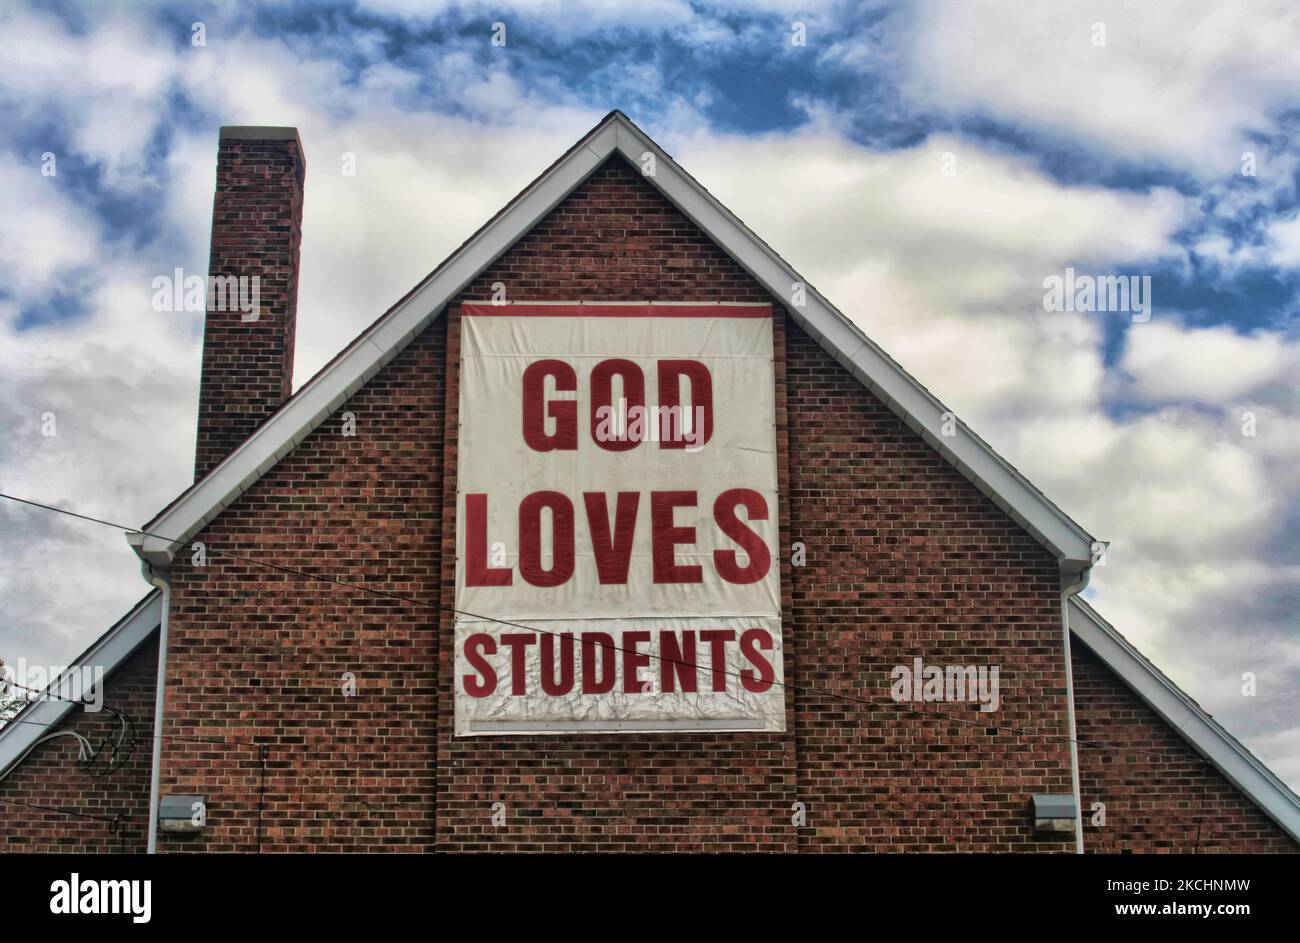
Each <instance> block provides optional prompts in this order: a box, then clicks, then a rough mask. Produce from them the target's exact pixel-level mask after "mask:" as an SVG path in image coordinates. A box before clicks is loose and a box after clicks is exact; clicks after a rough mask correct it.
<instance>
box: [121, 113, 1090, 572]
mask: <svg viewBox="0 0 1300 943" xmlns="http://www.w3.org/2000/svg"><path fill="white" fill-rule="evenodd" d="M615 152H617V153H619V154H621V155H622V156H623V157H624V158H625V159H626V160H627V161H628V162H629V163H631V164H632V165H633V166H634V167H640V166H642V164H641V157H642V155H644V154H645V153H646V152H650V153H652V154H654V155H655V173H654V176H648V177H646V180H648V181H649V182H650V183H651V184H652V185H654V186H655V187H656V188H657V189H658V190H659V191H660V192H661V193H663V194H664V196H665V197H666V198H667V199H668V200H670V201H671V202H672V203H673V204H674V205H676V206H677V207H678V209H680V210H681V211H682V212H683V213H684V214H685V215H686V216H687V217H688V218H689V219H691V220H692V221H693V222H694V223H695V224H696V225H697V226H699V227H700V229H701V230H703V231H704V233H705V234H706V235H708V236H709V237H710V238H711V239H713V241H714V242H716V243H717V244H718V246H719V247H721V248H722V249H723V250H724V251H725V252H727V253H728V254H729V255H731V256H732V257H733V258H734V259H735V260H736V261H737V262H738V263H739V264H740V265H741V266H743V267H744V268H745V269H746V271H748V272H749V273H750V274H751V275H752V276H753V277H754V278H755V279H756V280H757V281H758V282H759V283H760V284H762V285H763V287H764V288H766V289H767V290H768V291H769V292H770V293H771V294H772V295H773V296H774V297H776V298H778V299H780V300H782V301H783V302H784V303H785V304H786V306H787V310H788V311H789V312H790V315H791V316H792V317H793V318H794V320H795V321H796V322H797V323H798V324H799V325H800V326H801V327H802V328H803V329H804V330H805V331H806V332H807V333H808V334H809V335H811V336H812V337H813V338H814V339H815V340H816V341H817V342H818V343H819V344H820V345H821V346H822V347H823V348H824V349H825V350H826V351H827V352H828V353H830V354H831V356H833V357H834V358H835V359H836V360H837V361H838V362H839V363H840V364H842V365H843V366H844V367H845V368H846V369H848V370H849V371H851V372H852V373H853V375H854V376H856V377H857V378H858V380H859V381H860V382H862V383H863V384H864V385H865V386H866V387H867V388H868V389H869V390H870V391H871V392H872V393H873V394H875V395H876V396H877V397H879V398H880V399H881V400H882V401H883V402H884V403H885V404H886V405H887V406H888V407H889V408H890V409H891V410H893V412H894V413H896V414H897V415H898V416H899V417H900V418H902V420H903V421H904V422H905V423H907V425H908V426H910V427H911V428H912V429H913V430H914V431H916V432H917V433H918V434H919V435H920V436H921V437H922V438H923V439H924V440H925V441H926V442H928V443H929V444H930V445H931V447H933V448H934V449H935V450H936V451H938V452H939V453H940V454H941V455H943V456H944V457H945V458H946V459H947V460H948V461H949V462H950V463H951V464H952V465H954V466H955V467H956V468H957V469H958V470H959V471H960V472H961V473H962V474H963V475H964V476H965V477H966V478H968V479H969V480H970V481H972V482H973V483H974V484H975V485H976V487H978V488H979V489H980V490H981V491H982V492H983V493H984V494H986V495H988V496H989V498H990V499H992V500H993V501H994V502H995V503H996V504H997V505H998V506H999V507H1001V508H1002V509H1003V510H1004V511H1006V512H1007V513H1008V514H1009V515H1010V516H1011V518H1012V519H1013V520H1015V521H1016V523H1018V524H1019V525H1020V526H1021V527H1023V528H1024V529H1025V530H1026V531H1028V532H1029V533H1030V534H1032V535H1033V536H1034V537H1035V538H1036V539H1037V540H1038V541H1039V542H1040V543H1041V544H1042V545H1043V546H1044V547H1046V548H1047V549H1048V551H1049V552H1051V553H1052V554H1053V556H1055V557H1056V559H1057V561H1058V562H1059V563H1060V565H1061V567H1062V569H1063V570H1064V571H1066V572H1067V573H1077V572H1080V571H1082V570H1083V569H1086V568H1087V567H1088V566H1089V565H1090V564H1091V554H1092V543H1093V541H1092V537H1091V536H1090V535H1089V534H1088V533H1087V532H1086V531H1084V530H1083V528H1081V527H1080V526H1079V525H1078V524H1076V523H1074V521H1072V520H1071V519H1070V518H1069V517H1067V516H1066V515H1065V514H1064V512H1062V511H1061V510H1060V509H1059V508H1058V507H1057V506H1056V505H1055V504H1053V503H1052V502H1051V501H1050V500H1048V498H1047V497H1046V496H1045V495H1044V494H1043V493H1042V492H1041V491H1039V490H1038V489H1037V488H1035V487H1034V486H1033V485H1032V484H1030V483H1029V481H1028V480H1026V479H1025V477H1024V476H1023V475H1021V474H1020V473H1019V472H1018V471H1016V469H1015V468H1013V467H1012V466H1011V465H1010V464H1009V463H1008V462H1006V461H1005V460H1004V459H1002V458H1001V457H1000V456H999V455H997V453H995V452H994V451H993V450H992V449H991V448H990V447H989V446H988V444H987V443H985V442H984V441H983V440H982V439H980V438H979V437H978V436H977V435H975V434H974V433H973V432H971V431H970V429H968V428H967V427H966V425H965V424H964V423H961V422H960V421H958V422H957V424H956V435H954V436H950V437H949V436H942V435H940V429H941V426H942V421H943V418H942V417H943V415H944V413H945V412H948V410H947V409H946V408H945V407H944V406H943V404H942V403H940V402H939V400H938V399H936V398H935V397H934V396H933V395H932V394H931V393H930V392H929V391H928V390H926V389H925V388H924V387H923V386H921V384H919V383H918V382H917V381H916V380H915V379H913V378H912V377H911V376H910V375H908V373H907V372H906V371H904V370H903V369H902V368H901V367H900V366H899V365H898V364H897V363H895V362H894V361H893V360H892V359H891V358H890V357H889V356H888V355H887V354H885V353H884V351H882V350H881V349H880V348H879V347H877V346H876V345H875V344H874V343H872V341H871V340H870V339H869V338H867V336H866V335H865V334H863V333H862V331H861V330H860V329H858V327H857V326H856V325H854V324H853V323H852V322H851V321H850V320H849V319H848V318H847V317H845V316H844V315H843V314H841V313H840V312H839V311H838V310H837V309H836V308H835V307H834V306H833V305H832V304H831V303H830V302H828V301H827V300H826V299H825V298H823V297H822V296H821V295H820V294H818V293H817V291H816V290H815V289H813V288H812V287H811V286H807V287H806V289H805V297H806V301H805V304H804V305H802V306H798V307H796V306H795V305H793V304H792V303H791V295H792V291H793V287H794V285H795V283H800V284H804V285H807V283H806V281H805V280H804V279H802V278H801V277H800V276H799V274H798V273H797V272H795V271H794V269H793V268H791V267H790V266H789V265H788V264H787V263H786V262H785V261H784V260H783V259H782V258H781V257H780V256H779V255H777V254H776V253H775V252H774V251H772V249H771V248H770V247H769V246H768V245H767V244H766V243H764V242H763V241H762V240H761V239H759V238H758V237H757V236H756V235H754V234H753V233H752V232H750V230H749V229H748V228H747V227H746V226H745V225H744V223H742V222H741V221H740V220H739V219H737V218H736V217H735V216H734V215H733V214H732V213H731V212H730V211H729V210H728V209H727V208H726V207H724V206H722V204H721V203H719V202H718V201H717V200H716V199H714V198H713V196H712V195H710V194H709V192H708V191H707V190H705V189H704V188H703V187H702V186H700V184H699V183H697V182H696V181H695V180H694V179H693V178H692V177H691V176H690V175H689V174H687V173H686V172H685V171H683V170H682V169H681V168H680V167H679V166H678V165H677V163H676V162H675V161H674V160H673V159H672V158H671V157H669V156H668V155H667V154H666V153H664V151H663V150H662V149H660V148H659V146H658V145H656V144H655V143H654V142H653V141H651V140H650V138H649V137H647V136H646V135H645V134H644V133H643V132H642V131H641V130H640V129H639V128H637V127H636V125H634V124H633V123H632V122H631V121H630V120H629V119H628V118H627V116H625V115H624V114H622V113H621V112H617V111H616V112H612V113H610V114H609V115H608V116H606V117H605V119H604V120H602V121H601V123H600V124H599V125H597V126H596V127H595V128H594V129H593V130H592V131H591V132H590V133H588V135H587V136H586V137H585V138H583V139H582V140H581V141H579V142H578V143H577V144H576V145H574V146H573V147H572V148H570V150H569V151H568V153H566V154H565V155H564V156H563V157H562V158H560V160H558V161H557V162H556V163H554V164H553V165H551V167H550V168H548V169H547V170H546V171H545V172H544V173H543V174H542V175H541V176H540V177H538V178H537V179H536V180H535V181H533V183H532V184H530V185H529V186H528V188H527V189H525V190H524V191H523V192H522V193H521V194H519V196H517V197H516V198H515V199H514V200H513V201H511V203H510V204H509V205H508V206H507V207H506V208H505V209H504V210H502V211H501V212H500V213H498V214H497V215H496V216H495V217H494V218H493V219H492V220H491V221H489V222H488V223H487V224H486V225H485V226H484V227H483V228H482V229H480V230H479V231H478V232H477V233H475V234H474V235H473V236H472V237H471V238H470V239H469V240H468V241H467V242H466V243H465V244H464V245H462V246H461V247H460V248H459V249H458V250H456V252H454V253H453V254H452V255H451V256H450V257H449V258H448V259H447V260H446V261H445V262H444V263H443V264H442V265H440V266H439V267H438V268H437V269H435V270H434V271H433V273H432V274H430V275H429V276H428V277H427V278H426V279H425V280H424V281H423V282H422V283H421V284H420V285H419V286H417V287H416V288H415V289H414V290H413V291H412V292H411V293H410V294H408V295H407V296H406V297H405V298H403V299H402V300H401V301H400V302H398V303H397V304H396V305H395V306H394V307H393V308H392V309H390V310H389V311H388V312H387V314H385V315H384V316H383V317H381V318H380V319H379V320H378V321H376V322H375V323H374V324H373V325H371V326H370V327H369V328H367V329H366V330H365V331H364V332H363V333H362V334H361V336H360V337H358V338H357V339H356V340H355V341H353V342H352V344H350V345H349V346H348V347H347V348H346V349H345V350H344V351H343V352H342V353H341V354H340V355H339V356H338V357H336V358H335V359H334V360H333V361H331V362H330V363H329V364H328V365H327V366H326V367H325V368H324V369H322V370H321V371H320V372H319V373H317V374H316V376H314V377H313V378H312V379H311V380H309V381H308V382H307V383H306V384H305V385H304V386H303V387H302V388H301V389H300V390H299V391H298V392H297V393H295V394H294V395H293V397H292V398H290V399H289V401H288V402H287V403H285V404H284V405H283V406H282V407H281V408H280V409H279V410H278V411H277V412H276V413H275V415H273V416H272V417H271V418H270V419H268V420H267V421H266V422H265V423H263V424H262V425H261V426H260V427H259V428H258V429H257V431H256V432H254V433H253V434H252V435H251V436H249V437H248V438H247V439H246V440H244V442H243V443H241V444H240V445H239V447H238V448H236V449H235V450H234V451H233V452H231V453H230V454H229V455H228V456H226V458H225V459H224V460H223V461H222V462H221V463H220V464H218V465H217V466H216V467H215V468H213V469H212V470H211V471H210V472H208V474H207V475H205V476H204V477H203V478H202V479H200V480H199V481H198V482H196V483H195V484H194V485H193V486H192V487H191V488H190V489H189V490H188V491H186V492H185V493H184V494H182V495H181V496H180V497H179V498H177V499H176V501H174V502H173V503H172V504H171V505H170V506H168V507H167V508H166V509H164V510H163V511H162V512H161V513H160V514H159V515H158V516H157V517H155V518H154V519H153V520H152V521H150V522H149V523H148V524H146V525H145V527H144V530H145V531H146V532H147V533H146V534H144V535H133V538H132V540H131V543H132V545H133V547H134V548H135V550H136V552H137V553H138V554H139V555H140V556H141V557H142V558H143V559H144V560H146V561H148V562H150V563H152V564H154V565H158V566H167V565H169V564H170V562H171V558H172V556H173V555H174V554H176V553H177V552H179V551H180V550H181V549H182V548H183V547H184V546H185V545H186V544H187V543H188V542H189V541H190V540H191V539H192V538H193V537H194V535H195V534H197V533H198V532H199V531H200V530H202V529H203V527H204V526H206V525H207V524H208V523H209V522H210V521H211V520H212V519H213V518H215V517H216V516H217V515H218V514H220V513H221V511H222V510H224V509H225V508H226V507H227V506H228V505H229V504H230V503H231V502H232V501H234V500H235V499H236V498H237V497H238V496H239V495H241V494H242V493H243V492H244V491H246V490H247V489H248V488H249V487H250V486H251V485H252V484H253V482H255V481H257V479H258V478H260V477H261V476H262V475H263V474H265V472H266V471H267V470H268V469H270V468H271V467H272V466H274V465H275V464H276V462H278V461H279V460H280V459H281V458H283V457H284V456H285V455H286V454H287V453H288V452H289V451H291V450H292V449H293V448H294V447H295V446H296V445H297V444H298V443H299V442H301V441H302V440H303V439H304V438H306V437H307V436H308V435H309V434H310V433H311V432H312V430H313V429H315V428H316V427H317V426H318V425H319V424H320V423H321V422H323V421H324V420H325V419H326V418H327V417H328V416H329V415H331V414H332V413H333V412H334V411H335V410H336V409H338V407H339V406H341V405H342V404H343V402H344V401H346V400H347V398H348V397H350V396H351V395H352V394H353V393H355V392H356V391H357V390H358V389H359V388H360V387H361V386H362V385H364V384H365V383H366V381H367V380H369V379H370V378H371V377H373V376H374V375H375V374H376V373H377V372H378V371H379V370H380V368H381V367H383V366H384V364H386V363H388V361H390V360H391V359H392V358H393V357H395V356H396V355H397V354H398V353H399V352H400V351H401V350H402V349H403V348H404V347H405V346H406V345H407V344H408V343H410V341H411V340H412V339H413V338H414V337H416V336H417V335H418V334H419V333H420V332H421V331H423V330H424V329H425V328H426V327H428V326H429V324H430V323H432V322H433V320H434V319H435V318H437V317H438V316H439V315H440V314H441V313H442V311H443V309H444V307H445V306H446V304H447V303H448V301H450V300H451V299H452V298H454V297H456V295H457V294H458V293H460V291H461V290H462V289H464V288H465V286H467V285H468V284H469V283H470V282H472V281H473V280H474V279H475V278H476V277H477V276H478V275H479V273H481V272H482V271H483V270H485V269H486V268H487V267H488V266H489V265H491V264H492V262H494V261H495V260H496V259H497V258H498V257H499V256H501V255H502V254H504V253H505V252H506V251H507V250H508V249H509V248H510V247H511V246H512V245H514V243H515V242H516V241H518V240H519V238H520V237H522V236H523V235H525V234H526V233H527V232H528V230H529V229H531V228H532V227H533V226H534V225H535V224H536V223H537V222H538V221H539V220H541V219H542V217H544V216H545V215H546V214H547V213H549V212H550V211H551V210H552V209H553V208H554V207H555V206H556V205H557V204H559V203H560V202H561V201H562V200H563V199H564V198H565V197H567V196H568V195H569V194H570V193H571V192H573V190H574V189H576V188H577V187H578V186H579V185H580V184H581V183H582V182H583V181H584V180H586V179H587V177H588V176H589V175H590V174H591V173H592V171H594V170H595V169H596V168H598V167H599V166H600V165H601V164H602V163H604V161H605V160H606V159H607V158H609V157H610V156H611V155H612V154H614V153H615ZM520 300H525V299H520ZM647 300H654V299H647Z"/></svg>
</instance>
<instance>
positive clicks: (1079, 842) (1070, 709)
mask: <svg viewBox="0 0 1300 943" xmlns="http://www.w3.org/2000/svg"><path fill="white" fill-rule="evenodd" d="M1091 579H1092V567H1087V568H1085V569H1084V571H1083V572H1082V573H1080V574H1079V581H1078V582H1077V583H1074V584H1072V585H1070V586H1067V587H1065V588H1064V589H1063V590H1061V639H1062V641H1064V643H1065V709H1066V715H1067V722H1068V724H1069V737H1070V785H1071V787H1072V788H1073V789H1074V852H1075V854H1078V855H1081V854H1083V795H1082V792H1081V790H1080V789H1079V736H1078V733H1077V732H1076V731H1075V726H1074V665H1073V664H1072V662H1071V659H1070V597H1071V596H1074V595H1075V594H1077V593H1081V592H1083V590H1084V588H1085V587H1086V586H1087V585H1088V581H1089V580H1091Z"/></svg>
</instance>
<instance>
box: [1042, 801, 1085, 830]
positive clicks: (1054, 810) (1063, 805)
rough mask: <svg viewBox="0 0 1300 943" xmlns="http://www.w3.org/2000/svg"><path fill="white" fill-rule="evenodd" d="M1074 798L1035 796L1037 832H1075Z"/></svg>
mask: <svg viewBox="0 0 1300 943" xmlns="http://www.w3.org/2000/svg"><path fill="white" fill-rule="evenodd" d="M1074 821H1075V808H1074V796H1034V831H1035V832H1073V831H1074Z"/></svg>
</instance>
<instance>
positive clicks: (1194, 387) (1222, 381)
mask: <svg viewBox="0 0 1300 943" xmlns="http://www.w3.org/2000/svg"><path fill="white" fill-rule="evenodd" d="M1298 366H1300V351H1298V350H1297V347H1296V345H1295V343H1294V342H1290V343H1289V342H1288V341H1287V340H1286V339H1285V338H1283V337H1282V336H1281V335H1280V334H1276V333H1271V332H1267V331H1265V332H1260V333H1257V334H1255V335H1253V336H1249V337H1247V336H1243V335H1241V334H1238V333H1237V332H1236V331H1233V330H1232V329H1230V328H1226V327H1211V328H1192V329H1188V328H1183V327H1180V326H1178V325H1175V324H1172V323H1170V322H1167V321H1165V322H1161V321H1150V322H1148V323H1145V324H1141V325H1138V326H1135V327H1134V328H1133V330H1131V331H1129V333H1128V346H1127V348H1126V349H1125V352H1124V358H1123V361H1122V367H1123V369H1124V370H1125V371H1126V372H1127V373H1128V374H1130V375H1131V376H1132V378H1133V383H1132V387H1131V393H1132V395H1135V396H1139V397H1141V398H1142V399H1146V400H1189V401H1196V402H1204V403H1231V402H1235V401H1238V400H1240V399H1241V398H1242V397H1245V396H1247V395H1249V394H1250V393H1252V392H1254V391H1256V390H1258V389H1259V388H1260V387H1262V386H1266V385H1268V384H1271V383H1278V382H1293V378H1294V376H1295V370H1296V368H1297V367H1298Z"/></svg>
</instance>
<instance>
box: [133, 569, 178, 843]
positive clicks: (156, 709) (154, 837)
mask: <svg viewBox="0 0 1300 943" xmlns="http://www.w3.org/2000/svg"><path fill="white" fill-rule="evenodd" d="M140 569H141V571H142V572H143V573H144V578H145V580H146V582H149V583H152V584H153V585H154V586H157V587H158V588H159V589H160V590H162V619H161V621H160V622H159V627H158V681H157V684H156V686H155V691H154V702H153V759H152V760H151V761H150V767H149V844H148V846H147V849H146V852H145V853H146V854H150V855H153V854H157V853H158V801H159V780H160V774H161V771H162V738H163V705H164V700H165V695H166V689H167V623H168V621H169V616H170V615H171V607H172V584H171V571H170V570H168V569H165V568H163V569H158V570H155V569H154V568H153V566H152V565H151V564H149V563H147V562H145V563H141V564H140Z"/></svg>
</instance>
